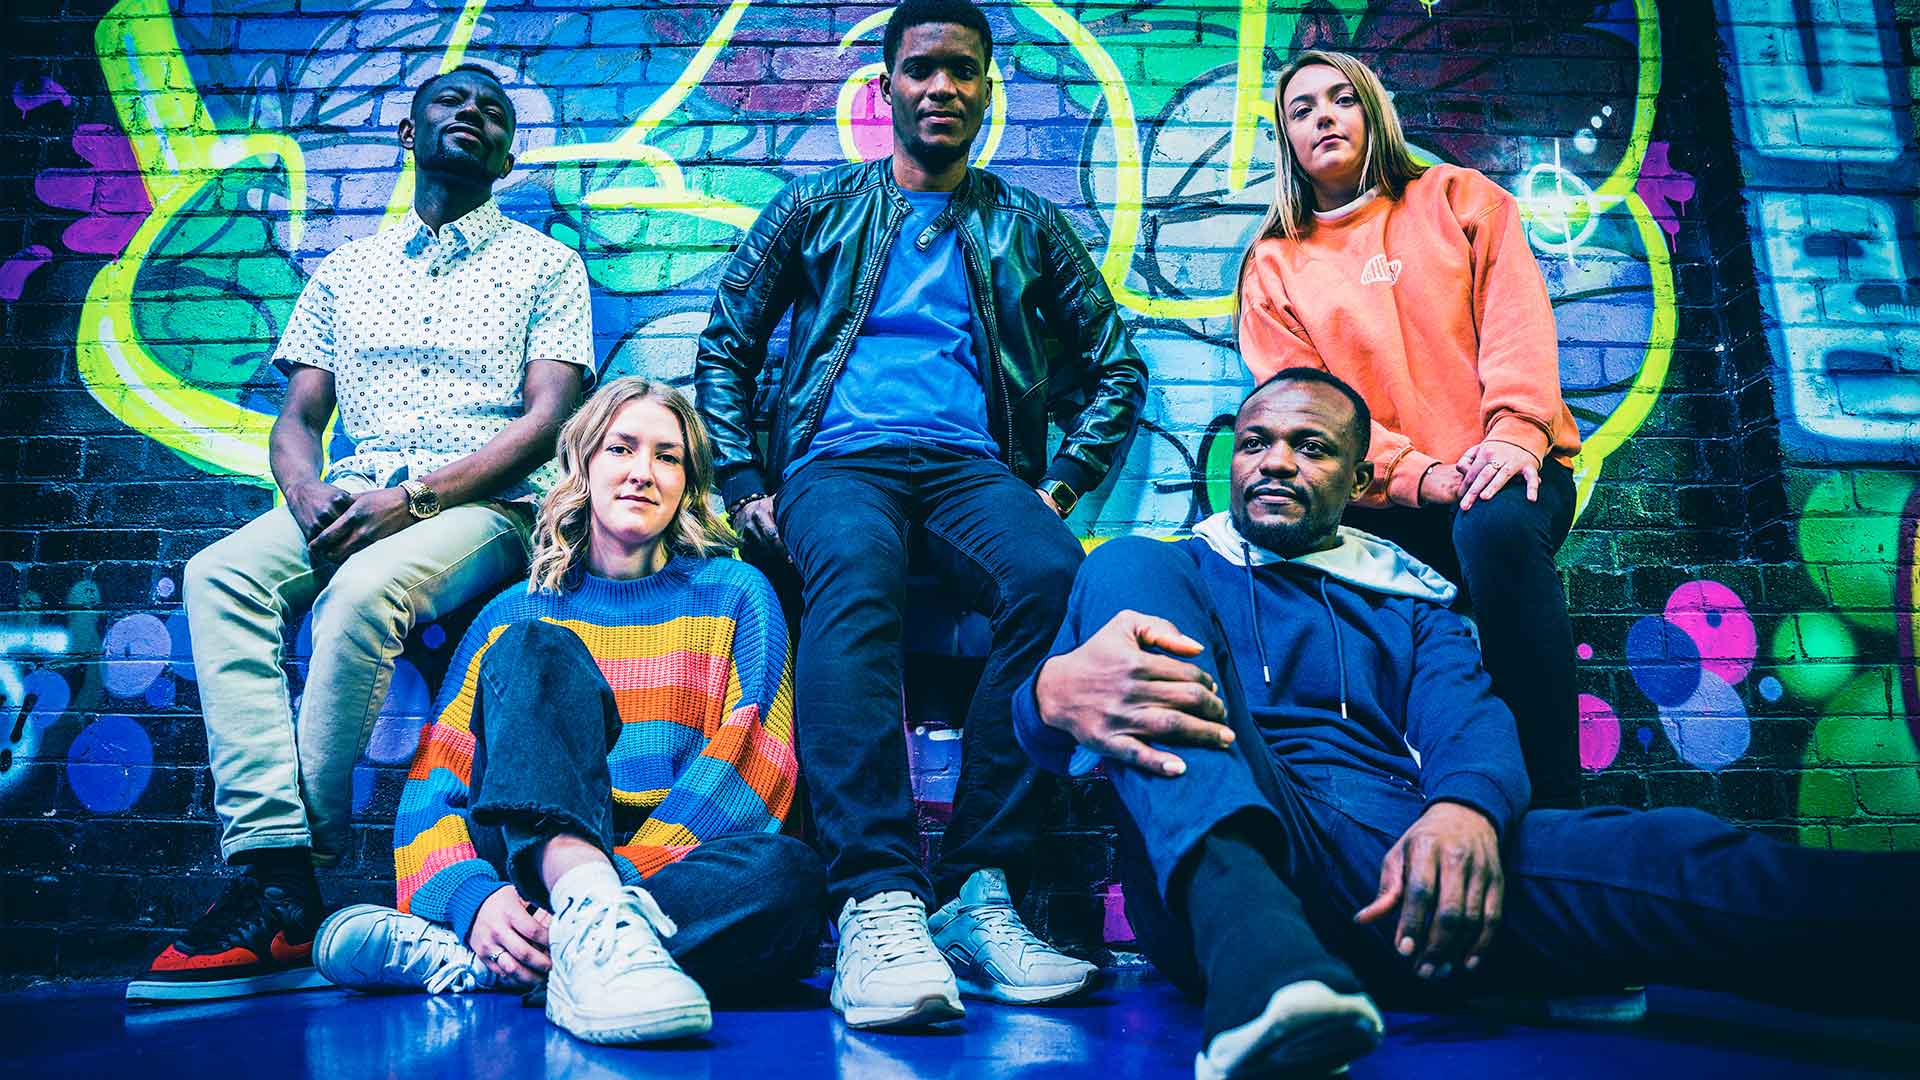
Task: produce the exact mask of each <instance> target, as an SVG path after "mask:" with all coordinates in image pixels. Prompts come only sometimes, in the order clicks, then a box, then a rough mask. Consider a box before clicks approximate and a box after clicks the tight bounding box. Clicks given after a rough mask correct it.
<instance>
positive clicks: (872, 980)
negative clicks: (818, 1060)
mask: <svg viewBox="0 0 1920 1080" xmlns="http://www.w3.org/2000/svg"><path fill="white" fill-rule="evenodd" d="M839 927H840V951H839V952H838V953H837V954H836V955H835V956H834V961H833V990H832V992H831V993H830V994H829V995H828V1000H830V1001H831V1002H832V1003H833V1007H834V1008H835V1009H837V1010H839V1012H840V1015H841V1016H843V1017H845V1018H846V1021H847V1026H849V1027H856V1028H885V1027H910V1026H917V1025H921V1024H932V1023H938V1022H939V1021H942V1020H954V1019H958V1018H959V1017H962V1016H965V1015H966V1014H967V1010H966V1008H965V1007H964V1006H962V1005H961V1004H960V988H959V987H958V986H955V985H954V981H953V969H952V968H950V967H948V966H947V962H946V960H945V959H944V958H942V957H941V955H940V950H939V949H936V948H934V945H933V938H931V937H929V936H928V935H927V908H926V905H925V904H922V903H921V902H920V898H919V897H917V896H915V895H913V894H912V893H910V892H883V893H878V894H875V895H873V896H869V897H867V898H866V899H865V900H859V901H855V900H851V899H850V900H848V901H847V903H846V906H845V907H842V908H841V909H840V920H839Z"/></svg>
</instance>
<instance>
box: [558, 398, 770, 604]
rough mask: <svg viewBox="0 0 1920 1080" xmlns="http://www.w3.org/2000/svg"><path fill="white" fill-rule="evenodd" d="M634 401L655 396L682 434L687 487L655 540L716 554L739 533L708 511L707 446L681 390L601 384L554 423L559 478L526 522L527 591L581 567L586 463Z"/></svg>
mask: <svg viewBox="0 0 1920 1080" xmlns="http://www.w3.org/2000/svg"><path fill="white" fill-rule="evenodd" d="M636 401H654V402H658V403H659V404H660V405H662V406H664V407H665V408H666V410H667V411H668V412H671V413H672V414H673V415H674V418H675V419H677V420H679V421H680V431H681V433H682V435H683V436H684V437H685V439H686V444H687V448H686V456H685V459H684V460H685V466H684V467H685V469H686V474H687V486H686V490H685V491H684V492H683V493H682V494H681V496H680V508H679V509H678V510H677V511H675V512H674V515H673V520H672V521H671V522H670V523H668V525H667V531H666V535H665V536H663V537H661V541H662V542H663V543H665V544H666V545H667V550H669V551H671V552H673V553H674V554H676V555H720V554H724V553H725V552H727V551H728V550H730V549H731V548H733V547H734V546H736V545H738V544H739V542H740V540H739V537H738V536H736V535H735V534H734V531H733V530H732V529H731V528H729V527H728V526H727V523H726V522H725V521H722V520H721V519H720V515H719V514H718V513H716V512H715V511H714V509H713V500H712V496H711V494H710V488H711V487H712V484H713V444H712V442H711V441H710V440H709V439H708V438H707V429H706V427H705V426H704V425H702V424H701V423H700V414H699V413H697V412H695V411H694V409H693V403H692V402H690V401H688V400H687V397H686V395H685V394H682V393H681V392H680V391H678V390H676V389H674V388H673V387H671V386H668V385H667V384H666V383H662V382H654V381H653V380H652V379H647V378H643V377H641V376H639V375H628V376H626V377H624V378H619V379H615V380H613V381H612V382H610V383H608V384H606V385H605V386H603V387H601V388H600V390H599V392H598V393H596V394H594V395H593V397H592V398H590V399H588V401H587V403H586V404H585V405H582V406H581V407H580V411H579V412H576V413H574V414H573V416H572V417H571V418H570V419H568V420H567V422H566V424H565V426H563V427H561V429H560V440H559V442H560V452H559V461H560V482H559V483H557V484H555V485H554V486H553V490H552V491H549V492H547V497H546V499H545V500H544V501H542V502H541V504H540V514H539V516H538V517H537V518H535V519H534V523H533V566H532V569H531V573H530V574H529V581H528V582H527V591H528V592H541V591H543V590H544V591H547V592H564V591H566V590H567V589H569V588H572V587H574V586H575V585H577V584H579V580H580V579H579V575H580V574H581V573H582V572H583V571H584V570H585V568H586V555H587V536H588V533H589V531H590V530H589V519H590V518H591V517H592V514H593V506H592V499H591V497H590V496H589V494H588V492H587V463H588V462H589V461H591V460H592V458H593V455H594V453H595V452H597V451H598V450H599V449H600V444H601V442H602V441H604V440H605V439H606V437H607V428H609V427H611V426H612V425H613V418H614V417H615V416H617V415H619V413H620V410H621V409H624V408H626V407H627V406H628V405H631V404H632V403H634V402H636Z"/></svg>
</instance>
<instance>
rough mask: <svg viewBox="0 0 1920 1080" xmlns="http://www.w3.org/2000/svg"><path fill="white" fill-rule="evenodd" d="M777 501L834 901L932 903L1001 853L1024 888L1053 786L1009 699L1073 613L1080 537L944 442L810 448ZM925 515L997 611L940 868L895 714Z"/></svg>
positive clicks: (803, 734)
mask: <svg viewBox="0 0 1920 1080" xmlns="http://www.w3.org/2000/svg"><path fill="white" fill-rule="evenodd" d="M774 506H775V513H776V515H777V519H778V522H779V526H780V535H781V537H782V538H783V539H784V540H785V542H786V546H787V551H788V552H789V553H790V554H791V555H792V557H793V561H794V565H795V567H796V568H797V569H798V570H799V573H800V579H801V583H802V584H801V590H802V603H803V606H802V611H801V615H800V634H799V642H798V648H797V650H796V655H795V659H794V706H795V707H794V715H795V716H796V717H798V727H797V729H796V738H797V740H798V743H799V751H800V771H801V775H802V776H803V777H804V778H805V782H806V788H807V793H808V800H809V802H810V803H811V804H812V808H813V822H814V828H815V830H816V832H817V834H818V837H819V842H820V846H821V849H822V851H823V852H824V853H825V854H826V857H827V867H828V872H827V892H828V896H829V899H830V901H831V903H832V904H833V905H836V906H837V905H839V904H840V903H842V902H843V901H844V900H846V899H848V898H854V899H860V898H864V897H867V896H871V895H873V894H874V893H877V892H883V891H887V890H893V889H901V890H906V891H908V892H912V893H914V894H916V895H918V896H919V897H920V898H921V900H923V901H925V902H927V904H928V906H929V907H931V906H933V905H934V904H936V903H938V902H940V901H942V900H944V899H946V898H947V897H950V896H952V895H954V894H955V893H957V892H958V891H959V889H960V885H961V884H962V883H963V882H965V881H966V879H967V876H968V875H969V874H971V873H972V872H973V871H975V870H978V869H980V868H982V867H989V866H992V867H999V868H1000V869H1002V870H1005V871H1006V872H1007V876H1008V878H1009V880H1010V881H1011V882H1012V883H1013V885H1014V887H1015V888H1016V889H1017V888H1019V887H1020V886H1021V884H1022V882H1023V880H1024V878H1025V877H1026V873H1027V870H1028V868H1029V866H1030V865H1031V863H1032V860H1033V856H1034V850H1035V847H1036V843H1037V841H1038V839H1039V822H1038V821H1037V820H1036V817H1037V812H1038V810H1039V809H1040V807H1041V805H1042V804H1043V803H1044V800H1045V795H1046V792H1047V787H1046V785H1045V783H1044V781H1043V780H1042V778H1041V776H1040V774H1039V773H1038V771H1037V770H1036V769H1035V768H1034V766H1033V764H1032V763H1031V762H1030V761H1028V759H1027V756H1026V754H1024V753H1023V752H1022V751H1021V750H1020V746H1019V743H1018V742H1017V741H1016V740H1015V739H1014V736H1013V713H1012V707H1011V705H1010V702H1011V701H1012V695H1013V691H1014V690H1015V689H1016V688H1017V687H1019V686H1020V684H1021V683H1023V682H1025V681H1026V679H1027V677H1028V676H1029V675H1031V674H1033V669H1034V667H1035V666H1036V665H1037V664H1038V663H1039V662H1040V658H1041V657H1042V656H1044V655H1046V649H1047V645H1048V643H1049V642H1051V641H1052V640H1053V635H1054V631H1055V630H1057V629H1058V628H1059V626H1060V613H1061V610H1062V608H1063V606H1064V605H1065V603H1066V596H1067V590H1068V588H1069V587H1070V586H1071V585H1072V583H1073V575H1074V571H1075V570H1077V569H1078V568H1079V566H1080V559H1081V551H1080V544H1079V542H1078V541H1076V540H1075V539H1074V538H1073V534H1072V533H1071V532H1069V531H1068V530H1067V527H1066V525H1065V523H1063V522H1062V521H1061V520H1060V519H1059V518H1058V517H1056V516H1055V515H1054V514H1053V512H1052V511H1050V510H1048V509H1047V507H1046V504H1045V503H1043V502H1041V501H1040V496H1039V495H1037V494H1036V493H1035V492H1034V490H1033V489H1032V488H1030V487H1028V486H1027V485H1026V484H1024V483H1022V482H1021V481H1020V480H1019V478H1017V477H1015V476H1014V475H1013V474H1012V473H1011V472H1009V471H1008V470H1007V467H1006V466H1005V465H1002V464H1001V463H1000V462H998V461H994V460H991V459H988V458H980V457H968V456H964V455H960V454H956V453H952V452H950V451H945V450H940V449H937V448H932V447H912V448H903V449H883V450H871V451H864V452H861V453H855V454H848V455H846V456H844V457H831V458H821V459H818V460H815V461H812V462H809V463H808V464H806V465H805V466H803V467H802V468H801V469H800V471H799V472H797V473H795V474H794V475H793V476H792V477H791V478H789V479H788V480H787V482H786V484H785V486H783V487H782V488H781V489H780V493H779V495H778V496H777V497H776V499H775V503H774ZM913 526H919V527H920V528H921V529H922V530H924V532H925V534H926V537H927V543H928V548H929V552H930V554H931V555H932V559H933V562H934V563H935V569H936V570H937V571H939V572H940V573H941V576H942V577H945V578H947V579H949V580H951V581H953V582H956V583H957V584H959V585H960V586H961V587H962V588H963V589H964V590H966V592H967V594H968V596H969V597H970V598H971V599H972V600H973V602H974V603H975V605H976V606H977V607H978V609H979V610H981V611H984V612H986V613H987V614H988V616H989V618H990V620H991V623H992V628H993V645H992V648H991V650H990V651H989V652H988V654H987V660H986V667H985V670H984V671H983V672H982V673H981V676H980V682H979V685H978V687H977V688H976V689H975V691H974V695H973V700H972V702H971V703H970V704H969V706H968V707H967V713H966V719H965V721H964V724H965V727H964V730H963V731H962V733H961V744H960V750H961V758H960V778H959V785H958V788H957V790H956V792H955V794H954V801H953V820H952V822H951V823H950V824H949V825H948V826H947V831H946V836H945V838H944V840H943V841H942V844H941V857H940V861H939V863H938V864H937V865H936V867H935V869H934V872H933V874H932V877H931V880H929V876H928V875H927V873H926V872H924V871H923V870H922V869H921V868H920V858H919V856H920V838H919V836H918V834H917V831H916V828H915V821H914V812H913V794H912V788H911V786H910V783H909V777H908V775H907V743H906V737H905V734H904V732H903V731H902V728H901V715H900V702H901V669H902V661H901V655H900V646H901V634H902V622H903V617H904V616H903V612H904V610H905V608H906V604H907V533H908V529H909V528H910V527H913Z"/></svg>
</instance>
